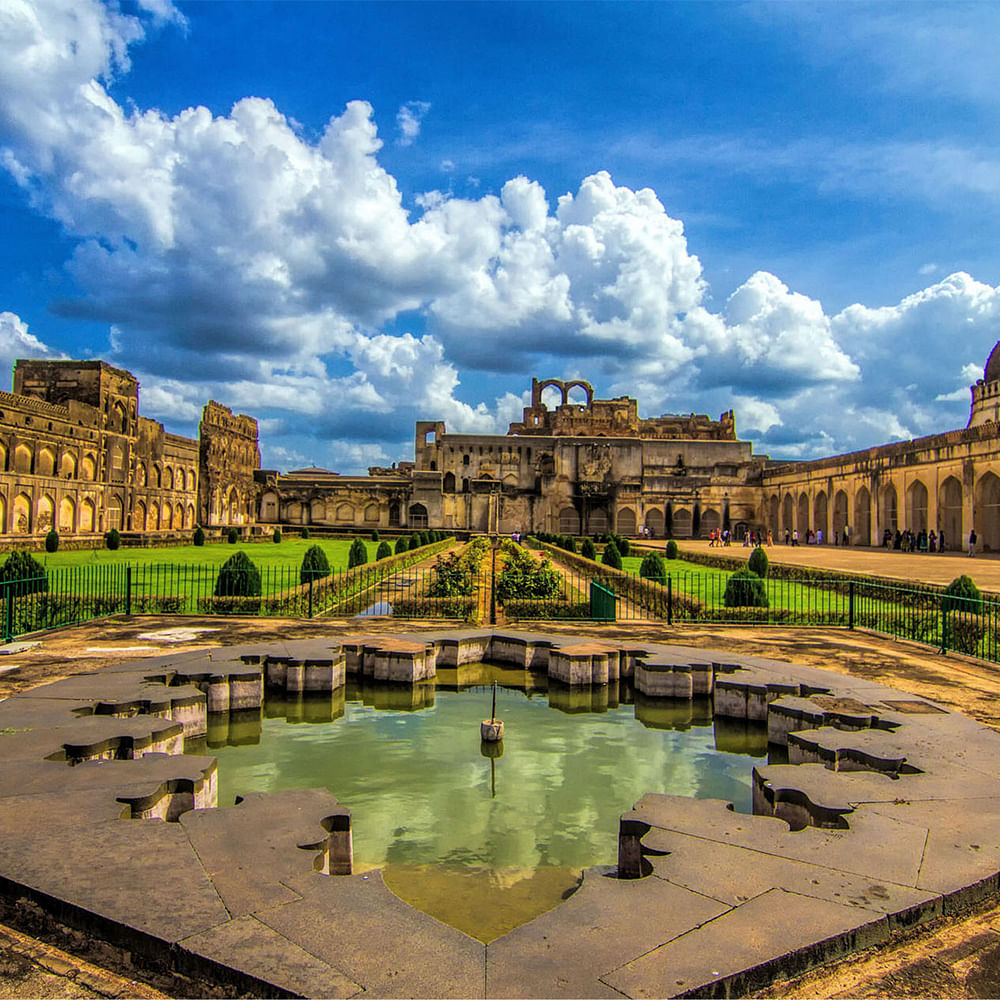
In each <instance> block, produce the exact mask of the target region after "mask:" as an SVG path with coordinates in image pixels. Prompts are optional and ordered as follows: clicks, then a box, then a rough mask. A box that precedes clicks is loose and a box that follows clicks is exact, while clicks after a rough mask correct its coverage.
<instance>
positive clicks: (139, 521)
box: [132, 500, 146, 531]
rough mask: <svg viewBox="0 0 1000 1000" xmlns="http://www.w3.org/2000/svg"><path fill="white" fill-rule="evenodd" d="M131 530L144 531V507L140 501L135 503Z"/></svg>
mask: <svg viewBox="0 0 1000 1000" xmlns="http://www.w3.org/2000/svg"><path fill="white" fill-rule="evenodd" d="M132 530H133V531H145V530H146V505H145V504H144V503H143V502H142V501H141V500H139V501H137V502H136V505H135V509H134V510H133V511H132Z"/></svg>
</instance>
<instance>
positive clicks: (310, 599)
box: [309, 573, 313, 618]
mask: <svg viewBox="0 0 1000 1000" xmlns="http://www.w3.org/2000/svg"><path fill="white" fill-rule="evenodd" d="M312 616H313V576H312V573H310V574H309V617H310V618H312Z"/></svg>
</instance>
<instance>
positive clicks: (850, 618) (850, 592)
mask: <svg viewBox="0 0 1000 1000" xmlns="http://www.w3.org/2000/svg"><path fill="white" fill-rule="evenodd" d="M847 627H848V628H850V629H853V628H854V581H853V580H850V581H848V584H847Z"/></svg>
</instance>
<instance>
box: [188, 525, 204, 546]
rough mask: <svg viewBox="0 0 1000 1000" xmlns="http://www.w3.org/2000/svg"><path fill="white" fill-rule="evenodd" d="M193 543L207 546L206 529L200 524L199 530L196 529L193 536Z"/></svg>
mask: <svg viewBox="0 0 1000 1000" xmlns="http://www.w3.org/2000/svg"><path fill="white" fill-rule="evenodd" d="M191 541H192V542H193V543H194V544H195V545H204V544H205V529H204V528H203V527H202V526H201V525H200V524H199V525H198V527H197V528H195V529H194V534H193V535H192V536H191Z"/></svg>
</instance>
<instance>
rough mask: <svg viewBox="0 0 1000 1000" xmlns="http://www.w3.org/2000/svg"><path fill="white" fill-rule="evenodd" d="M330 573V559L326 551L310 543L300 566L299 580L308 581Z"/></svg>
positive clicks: (301, 581)
mask: <svg viewBox="0 0 1000 1000" xmlns="http://www.w3.org/2000/svg"><path fill="white" fill-rule="evenodd" d="M329 575H330V561H329V560H328V559H327V558H326V553H325V552H324V551H323V550H322V549H321V548H320V547H319V546H318V545H310V546H309V548H308V549H306V554H305V555H304V556H303V557H302V565H301V566H300V567H299V582H300V583H308V582H309V581H310V580H319V579H321V578H322V577H324V576H329Z"/></svg>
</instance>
